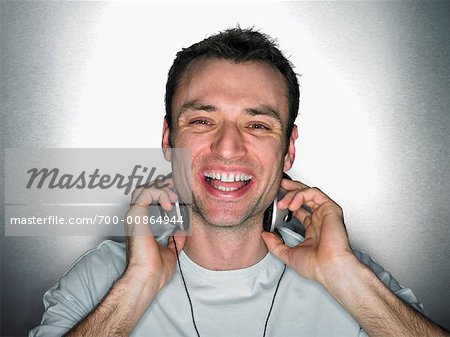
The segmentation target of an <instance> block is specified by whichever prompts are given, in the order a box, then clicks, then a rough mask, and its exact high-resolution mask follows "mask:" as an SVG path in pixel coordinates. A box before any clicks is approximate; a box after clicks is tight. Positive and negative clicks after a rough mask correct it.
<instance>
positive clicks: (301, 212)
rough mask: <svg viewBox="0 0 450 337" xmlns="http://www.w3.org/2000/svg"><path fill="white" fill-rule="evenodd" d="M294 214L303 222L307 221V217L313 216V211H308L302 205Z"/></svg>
mask: <svg viewBox="0 0 450 337" xmlns="http://www.w3.org/2000/svg"><path fill="white" fill-rule="evenodd" d="M292 214H293V215H294V216H295V217H296V218H297V219H298V220H300V222H301V223H303V224H304V223H305V218H306V217H308V216H311V212H309V211H307V210H306V209H304V208H303V207H300V208H299V209H298V210H296V211H293V212H292Z"/></svg>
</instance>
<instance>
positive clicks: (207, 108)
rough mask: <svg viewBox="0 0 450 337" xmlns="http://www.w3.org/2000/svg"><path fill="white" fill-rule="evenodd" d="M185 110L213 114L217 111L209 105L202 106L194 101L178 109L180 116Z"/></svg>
mask: <svg viewBox="0 0 450 337" xmlns="http://www.w3.org/2000/svg"><path fill="white" fill-rule="evenodd" d="M187 110H194V111H206V112H214V111H217V110H218V109H217V107H216V106H214V105H211V104H203V103H199V102H196V101H191V102H187V103H185V104H183V106H182V107H181V109H180V115H181V114H182V113H183V112H185V111H187Z"/></svg>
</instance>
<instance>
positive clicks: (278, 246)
mask: <svg viewBox="0 0 450 337" xmlns="http://www.w3.org/2000/svg"><path fill="white" fill-rule="evenodd" d="M261 237H262V239H263V240H264V242H265V243H266V246H267V248H268V249H269V251H270V252H271V253H272V254H273V255H275V256H276V257H278V258H279V259H280V260H281V261H282V262H284V263H285V264H287V265H288V266H289V260H290V252H291V248H290V247H289V246H286V245H285V244H284V243H283V241H282V240H281V239H280V238H279V237H278V236H276V235H275V234H274V233H270V232H262V234H261Z"/></svg>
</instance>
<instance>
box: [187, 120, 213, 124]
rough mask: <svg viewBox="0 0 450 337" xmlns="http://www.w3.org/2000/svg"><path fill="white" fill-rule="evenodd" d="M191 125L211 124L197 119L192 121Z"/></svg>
mask: <svg viewBox="0 0 450 337" xmlns="http://www.w3.org/2000/svg"><path fill="white" fill-rule="evenodd" d="M190 124H195V125H208V124H210V123H209V121H207V120H206V119H195V120H193V121H191V122H190Z"/></svg>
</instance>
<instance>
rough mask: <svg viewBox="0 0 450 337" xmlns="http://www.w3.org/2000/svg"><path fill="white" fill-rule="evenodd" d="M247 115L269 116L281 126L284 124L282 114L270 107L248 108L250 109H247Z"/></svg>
mask: <svg viewBox="0 0 450 337" xmlns="http://www.w3.org/2000/svg"><path fill="white" fill-rule="evenodd" d="M245 113H246V114H247V115H250V116H259V115H262V116H267V117H270V118H272V119H276V120H277V121H278V122H279V123H280V124H282V123H281V118H280V114H279V113H278V112H277V111H276V110H274V109H272V108H271V107H269V106H261V107H257V108H248V109H245Z"/></svg>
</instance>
